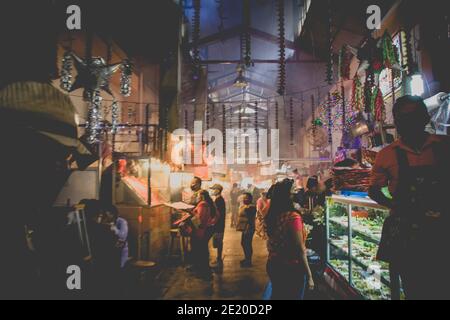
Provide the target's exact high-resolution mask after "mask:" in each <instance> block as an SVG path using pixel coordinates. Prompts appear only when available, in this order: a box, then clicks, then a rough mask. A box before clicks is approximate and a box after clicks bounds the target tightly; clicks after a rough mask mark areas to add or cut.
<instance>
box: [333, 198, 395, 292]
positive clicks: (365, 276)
mask: <svg viewBox="0 0 450 320" xmlns="http://www.w3.org/2000/svg"><path fill="white" fill-rule="evenodd" d="M388 214H389V211H388V210H387V209H386V208H384V207H382V206H380V205H378V204H377V203H375V202H373V201H371V200H369V199H368V198H359V197H347V196H338V195H335V196H332V197H329V198H327V212H326V221H327V223H326V225H327V263H328V265H329V266H330V267H331V268H332V269H334V271H336V272H337V273H339V274H340V275H341V276H342V277H343V278H344V279H345V280H346V281H347V283H348V284H349V285H350V286H351V287H352V288H353V289H355V290H356V291H357V292H358V293H359V294H360V295H361V297H362V298H364V299H370V300H391V299H392V297H397V296H400V293H397V292H391V279H390V278H391V277H390V272H389V265H388V264H387V263H385V262H382V261H378V260H377V259H376V255H377V250H378V245H379V243H380V240H381V231H382V227H383V222H384V220H385V218H386V217H387V215H388Z"/></svg>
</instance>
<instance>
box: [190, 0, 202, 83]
mask: <svg viewBox="0 0 450 320" xmlns="http://www.w3.org/2000/svg"><path fill="white" fill-rule="evenodd" d="M192 5H193V8H194V13H193V17H192V69H193V70H192V74H193V75H192V77H193V79H194V80H198V79H200V70H201V66H200V44H199V42H200V22H201V0H192Z"/></svg>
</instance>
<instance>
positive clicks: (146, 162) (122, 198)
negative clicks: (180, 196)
mask: <svg viewBox="0 0 450 320" xmlns="http://www.w3.org/2000/svg"><path fill="white" fill-rule="evenodd" d="M115 182H116V183H115V190H114V195H115V198H114V201H115V203H116V204H127V205H142V206H155V205H159V204H163V203H167V202H170V197H171V195H170V166H169V165H167V164H165V163H162V162H161V161H160V160H158V159H153V158H148V157H125V156H123V157H121V158H120V159H118V160H117V162H116V164H115Z"/></svg>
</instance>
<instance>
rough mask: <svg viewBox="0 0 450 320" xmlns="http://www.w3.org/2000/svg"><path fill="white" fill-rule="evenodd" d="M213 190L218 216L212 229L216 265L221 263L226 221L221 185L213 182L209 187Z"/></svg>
mask: <svg viewBox="0 0 450 320" xmlns="http://www.w3.org/2000/svg"><path fill="white" fill-rule="evenodd" d="M211 190H212V192H213V199H214V204H215V205H216V209H217V214H218V218H217V219H216V220H217V222H216V225H215V230H214V232H215V233H214V239H213V245H214V248H216V249H217V265H218V266H221V265H222V264H223V260H222V259H223V238H224V235H225V221H226V212H227V211H226V205H225V199H224V198H223V196H222V192H223V187H222V186H221V185H220V184H215V185H213V186H212V187H211Z"/></svg>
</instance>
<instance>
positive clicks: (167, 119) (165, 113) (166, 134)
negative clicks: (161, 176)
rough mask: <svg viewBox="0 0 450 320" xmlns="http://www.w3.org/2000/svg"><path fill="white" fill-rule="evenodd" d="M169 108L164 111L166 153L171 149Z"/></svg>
mask: <svg viewBox="0 0 450 320" xmlns="http://www.w3.org/2000/svg"><path fill="white" fill-rule="evenodd" d="M169 110H170V108H169V106H166V107H165V109H164V151H166V152H167V150H168V149H169V148H168V147H169Z"/></svg>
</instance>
